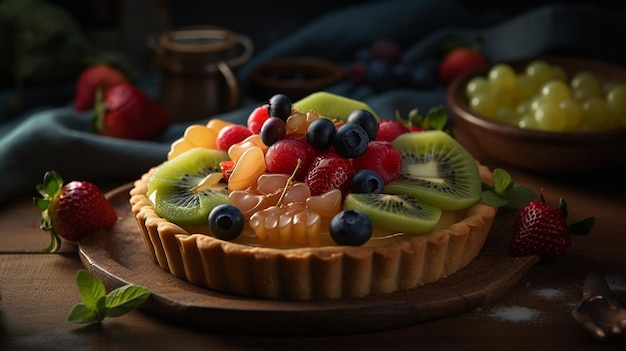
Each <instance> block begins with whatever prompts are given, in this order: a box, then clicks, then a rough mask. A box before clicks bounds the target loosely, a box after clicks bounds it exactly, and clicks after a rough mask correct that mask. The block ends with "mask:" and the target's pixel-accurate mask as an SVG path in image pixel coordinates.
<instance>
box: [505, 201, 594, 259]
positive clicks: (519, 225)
mask: <svg viewBox="0 0 626 351" xmlns="http://www.w3.org/2000/svg"><path fill="white" fill-rule="evenodd" d="M566 219H567V204H566V203H565V201H564V200H563V199H560V201H559V206H558V207H556V206H550V205H548V204H547V203H546V202H545V199H544V198H543V196H541V198H540V199H536V200H532V201H531V202H529V203H528V204H527V205H526V206H525V207H524V208H522V209H521V210H520V211H519V213H518V214H517V217H516V218H515V223H514V226H513V239H512V241H511V243H510V246H509V255H511V256H515V257H518V256H526V255H538V256H539V258H540V260H541V261H542V262H546V263H551V262H555V261H557V260H558V259H560V258H561V257H563V256H565V255H566V254H567V253H568V252H569V251H570V248H571V246H572V240H571V234H576V235H582V234H587V233H588V232H589V230H590V229H591V227H592V226H593V224H594V219H593V217H587V218H584V219H582V220H580V221H578V222H576V223H574V224H573V225H570V226H568V224H567V222H566Z"/></svg>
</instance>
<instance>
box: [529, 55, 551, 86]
mask: <svg viewBox="0 0 626 351" xmlns="http://www.w3.org/2000/svg"><path fill="white" fill-rule="evenodd" d="M526 74H527V75H528V76H529V77H530V79H532V80H533V81H535V82H537V83H538V84H540V85H543V84H544V83H546V82H547V81H549V80H551V79H552V77H553V76H552V66H551V65H550V64H549V63H547V62H546V61H543V60H533V61H531V62H529V63H528V65H526Z"/></svg>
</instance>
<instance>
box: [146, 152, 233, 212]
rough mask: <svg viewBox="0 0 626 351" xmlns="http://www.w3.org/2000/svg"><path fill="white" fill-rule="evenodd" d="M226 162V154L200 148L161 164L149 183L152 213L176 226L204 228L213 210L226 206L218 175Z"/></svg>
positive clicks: (223, 183) (225, 190)
mask: <svg viewBox="0 0 626 351" xmlns="http://www.w3.org/2000/svg"><path fill="white" fill-rule="evenodd" d="M226 160H229V157H228V153H227V152H225V151H221V150H214V149H207V148H200V147H199V148H194V149H190V150H188V151H186V152H184V153H182V154H180V155H179V156H177V157H175V158H173V159H171V160H168V161H165V162H163V163H162V164H161V165H160V166H159V168H157V170H156V171H155V172H154V173H153V174H152V176H151V178H150V182H149V183H148V193H147V196H148V198H149V199H150V200H151V201H152V204H153V206H154V211H155V212H156V213H157V214H158V215H159V216H161V217H163V218H165V219H167V220H169V221H170V222H173V223H176V224H178V225H205V224H207V223H208V222H207V221H208V216H209V212H211V210H212V209H213V207H215V206H217V205H219V204H228V203H229V201H228V184H227V183H226V181H225V180H224V179H223V177H222V173H221V171H220V162H221V161H226Z"/></svg>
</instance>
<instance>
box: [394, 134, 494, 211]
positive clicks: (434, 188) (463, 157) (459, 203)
mask: <svg viewBox="0 0 626 351" xmlns="http://www.w3.org/2000/svg"><path fill="white" fill-rule="evenodd" d="M392 144H393V146H394V147H395V148H396V149H398V151H400V156H401V157H402V173H401V174H400V177H399V178H397V179H395V180H393V181H391V182H389V183H387V184H386V185H385V188H384V191H385V192H386V193H390V194H408V195H411V196H414V197H416V198H418V199H420V200H422V201H425V202H428V203H430V204H432V205H434V206H437V207H439V208H441V209H444V210H459V209H463V208H467V207H469V206H471V205H473V204H474V203H476V202H477V201H478V200H479V199H480V194H481V189H482V184H481V180H480V174H479V173H478V165H477V164H476V161H475V160H474V157H472V155H471V154H470V153H469V152H468V151H467V150H466V149H465V148H464V147H463V146H462V145H461V144H459V142H458V141H456V140H455V139H454V138H453V137H451V136H450V135H449V134H448V133H446V132H443V131H440V130H432V131H423V132H417V133H405V134H402V135H400V136H399V137H397V138H396V139H395V140H394V141H393V142H392Z"/></svg>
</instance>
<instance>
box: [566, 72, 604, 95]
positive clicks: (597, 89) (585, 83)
mask: <svg viewBox="0 0 626 351" xmlns="http://www.w3.org/2000/svg"><path fill="white" fill-rule="evenodd" d="M570 85H571V87H572V89H578V88H585V89H589V90H590V91H592V92H594V93H595V94H597V96H601V95H602V85H601V84H600V81H599V80H598V77H596V75H595V74H593V73H591V72H588V71H580V72H578V73H576V74H574V76H573V77H572V81H571V82H570Z"/></svg>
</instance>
